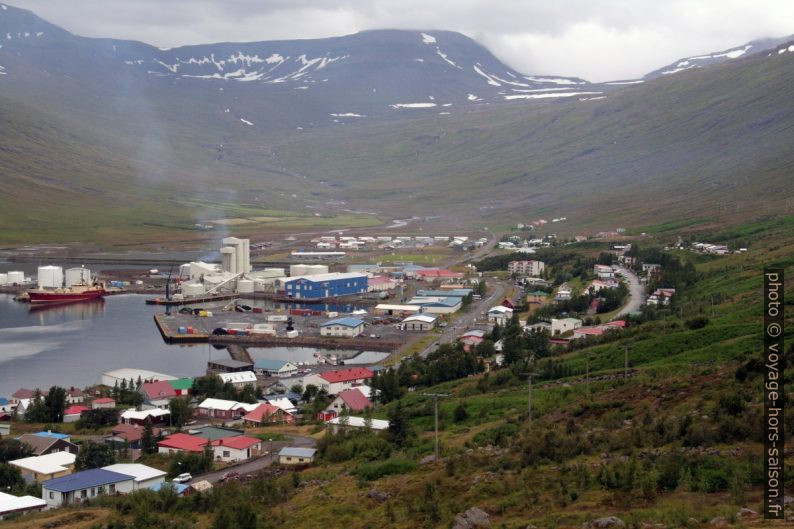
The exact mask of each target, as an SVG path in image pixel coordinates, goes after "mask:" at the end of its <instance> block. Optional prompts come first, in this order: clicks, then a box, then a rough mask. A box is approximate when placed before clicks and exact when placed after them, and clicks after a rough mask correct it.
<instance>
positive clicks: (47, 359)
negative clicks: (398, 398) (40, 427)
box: [0, 294, 383, 397]
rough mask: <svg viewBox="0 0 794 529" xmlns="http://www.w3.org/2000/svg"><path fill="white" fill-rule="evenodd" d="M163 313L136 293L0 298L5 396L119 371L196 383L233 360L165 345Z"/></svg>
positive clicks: (282, 351)
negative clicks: (92, 298)
mask: <svg viewBox="0 0 794 529" xmlns="http://www.w3.org/2000/svg"><path fill="white" fill-rule="evenodd" d="M161 311H163V308H162V307H156V306H151V305H146V304H145V303H144V297H143V296H139V295H134V294H129V295H116V296H108V297H106V298H105V299H104V300H99V301H96V302H91V303H73V304H68V305H60V306H55V307H42V308H37V307H31V306H30V305H28V304H26V303H18V302H16V301H14V300H13V296H10V295H7V294H0V397H8V396H9V395H10V394H11V393H13V392H14V391H15V390H17V389H18V388H20V387H27V388H31V389H33V388H36V387H39V388H49V387H50V386H52V385H59V386H65V387H70V386H75V387H84V386H86V385H89V384H98V383H99V382H100V378H101V376H102V373H103V372H105V371H109V370H111V369H117V368H120V367H134V368H140V369H148V370H151V371H157V372H160V373H166V374H169V375H174V376H198V375H202V374H204V372H205V370H206V367H207V360H209V359H215V358H228V353H227V352H226V350H216V349H214V348H213V347H211V346H209V345H207V344H197V345H192V346H184V345H168V344H166V343H164V342H163V340H162V338H161V337H160V334H159V332H158V331H157V328H156V327H155V325H154V321H153V315H154V314H155V313H156V312H161ZM315 351H316V350H315V349H310V348H297V347H289V348H288V347H273V348H267V349H259V348H257V349H251V356H253V357H254V359H258V358H276V359H283V360H290V361H293V362H299V361H301V362H307V363H313V362H314V361H315V358H314V356H313V355H314V352H315ZM337 352H338V351H337ZM382 356H383V355H382V354H378V353H366V354H364V355H361V356H359V357H358V358H356V360H355V361H356V362H374V361H377V360H378V359H380V358H381V357H382ZM349 363H351V362H349Z"/></svg>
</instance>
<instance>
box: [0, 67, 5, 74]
mask: <svg viewBox="0 0 794 529" xmlns="http://www.w3.org/2000/svg"><path fill="white" fill-rule="evenodd" d="M0 75H6V69H5V68H4V67H3V66H0Z"/></svg>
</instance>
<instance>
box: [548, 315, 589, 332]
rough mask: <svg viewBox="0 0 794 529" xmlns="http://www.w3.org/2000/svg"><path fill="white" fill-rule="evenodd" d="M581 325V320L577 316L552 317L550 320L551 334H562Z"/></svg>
mask: <svg viewBox="0 0 794 529" xmlns="http://www.w3.org/2000/svg"><path fill="white" fill-rule="evenodd" d="M581 326H582V320H580V319H577V318H560V319H557V318H552V320H551V335H552V336H556V335H559V334H564V333H566V332H568V331H572V330H574V329H578V328H579V327H581Z"/></svg>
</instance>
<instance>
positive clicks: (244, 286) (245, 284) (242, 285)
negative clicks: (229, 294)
mask: <svg viewBox="0 0 794 529" xmlns="http://www.w3.org/2000/svg"><path fill="white" fill-rule="evenodd" d="M253 291H254V282H253V281H251V280H250V279H240V280H239V281H237V292H239V293H240V294H250V293H252V292H253Z"/></svg>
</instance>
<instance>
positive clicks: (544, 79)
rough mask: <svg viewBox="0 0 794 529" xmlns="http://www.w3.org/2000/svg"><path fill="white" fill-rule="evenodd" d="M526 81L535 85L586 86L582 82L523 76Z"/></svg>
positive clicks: (558, 78) (560, 78) (559, 78)
mask: <svg viewBox="0 0 794 529" xmlns="http://www.w3.org/2000/svg"><path fill="white" fill-rule="evenodd" d="M524 78H525V79H527V80H528V81H533V82H535V83H553V84H586V83H585V82H584V81H574V80H573V79H564V78H562V77H534V76H525V77H524Z"/></svg>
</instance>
